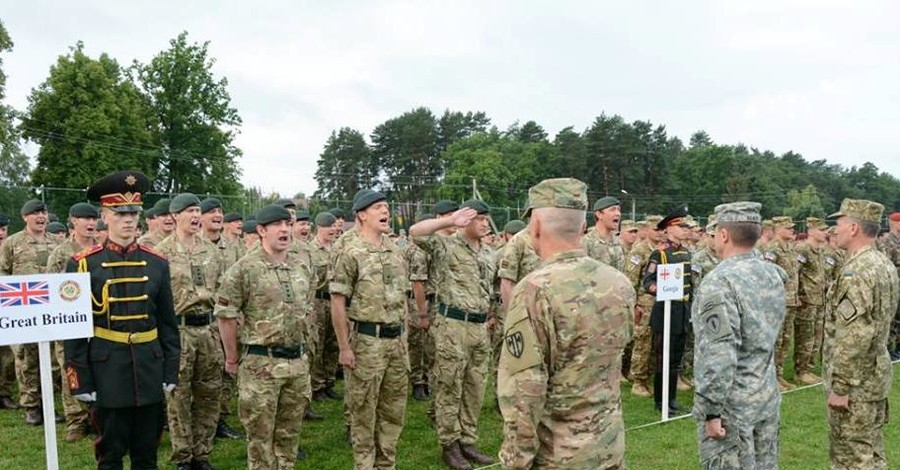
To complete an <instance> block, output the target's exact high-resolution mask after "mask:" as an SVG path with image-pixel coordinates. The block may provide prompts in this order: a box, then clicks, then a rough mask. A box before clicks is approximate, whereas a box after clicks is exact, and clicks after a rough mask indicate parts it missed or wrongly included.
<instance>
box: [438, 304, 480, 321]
mask: <svg viewBox="0 0 900 470" xmlns="http://www.w3.org/2000/svg"><path fill="white" fill-rule="evenodd" d="M438 313H439V314H441V315H443V316H445V317H447V318H452V319H454V320H462V321H467V322H470V323H484V322H486V321H487V314H486V313H469V312H464V311H462V310H460V309H458V308H454V307H451V306H449V305H447V304H441V305H440V306H438Z"/></svg>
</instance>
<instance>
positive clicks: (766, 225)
mask: <svg viewBox="0 0 900 470" xmlns="http://www.w3.org/2000/svg"><path fill="white" fill-rule="evenodd" d="M762 228H763V230H765V229H768V228H775V224H774V223H773V222H772V219H765V220H763V221H762Z"/></svg>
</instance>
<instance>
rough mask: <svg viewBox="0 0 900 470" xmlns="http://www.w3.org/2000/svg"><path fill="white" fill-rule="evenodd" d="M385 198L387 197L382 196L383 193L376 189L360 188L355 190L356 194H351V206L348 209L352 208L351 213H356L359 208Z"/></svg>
mask: <svg viewBox="0 0 900 470" xmlns="http://www.w3.org/2000/svg"><path fill="white" fill-rule="evenodd" d="M385 199H387V198H386V197H384V194H381V193H379V192H378V191H375V190H373V189H360V190H359V191H357V192H356V195H354V196H353V207H352V208H351V209H350V210H352V211H353V213H357V212H359V211H361V210H365V209H366V208H367V207H369V206H371V205H372V204H375V203H376V202H380V201H384V200H385Z"/></svg>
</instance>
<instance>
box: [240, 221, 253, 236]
mask: <svg viewBox="0 0 900 470" xmlns="http://www.w3.org/2000/svg"><path fill="white" fill-rule="evenodd" d="M241 229H242V230H243V231H244V233H256V221H255V220H245V221H244V223H243V225H241Z"/></svg>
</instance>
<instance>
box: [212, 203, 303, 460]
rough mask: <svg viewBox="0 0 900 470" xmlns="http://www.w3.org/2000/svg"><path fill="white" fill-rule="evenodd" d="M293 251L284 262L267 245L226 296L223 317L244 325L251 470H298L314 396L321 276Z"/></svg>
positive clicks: (238, 268) (251, 256) (235, 270)
mask: <svg viewBox="0 0 900 470" xmlns="http://www.w3.org/2000/svg"><path fill="white" fill-rule="evenodd" d="M289 218H290V214H289V213H288V212H287V209H285V208H283V207H280V206H276V205H269V206H266V207H264V208H262V209H260V211H259V213H258V214H257V223H259V224H260V225H269V224H272V223H277V222H280V221H283V220H289ZM295 256H296V254H295V253H292V252H291V251H290V250H288V253H287V258H286V260H285V261H284V262H282V261H276V260H275V259H273V258H272V257H271V256H270V255H269V254H268V253H267V252H266V251H265V250H264V249H263V248H262V247H261V246H260V247H257V248H256V249H253V250H252V251H250V252H249V253H247V255H245V256H244V257H242V258H241V259H240V260H238V262H237V263H235V264H234V265H233V266H231V267H230V268H228V270H227V271H226V272H225V276H224V278H223V280H222V285H221V286H220V288H219V290H218V292H217V293H216V296H217V299H218V300H217V302H216V307H215V314H216V317H217V318H220V319H229V320H237V319H239V318H242V321H241V322H240V324H239V326H238V343H239V344H240V345H241V350H240V351H239V354H240V355H241V358H240V365H239V366H238V373H237V375H238V378H237V383H238V414H239V416H240V418H241V423H243V425H244V430H245V431H246V433H247V467H248V468H250V469H267V470H275V469H290V468H294V462H295V460H296V457H297V448H298V446H299V440H300V426H301V423H302V421H303V412H304V410H305V409H306V407H307V406H308V405H309V401H310V396H311V393H312V392H311V390H310V382H309V362H308V360H307V356H306V345H305V338H306V334H307V331H306V315H307V312H308V307H307V306H308V305H309V304H310V302H311V300H312V298H313V291H312V285H311V281H312V279H313V273H312V272H311V271H310V268H309V264H308V263H307V262H303V261H298V260H297V259H295V258H294V257H295Z"/></svg>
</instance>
